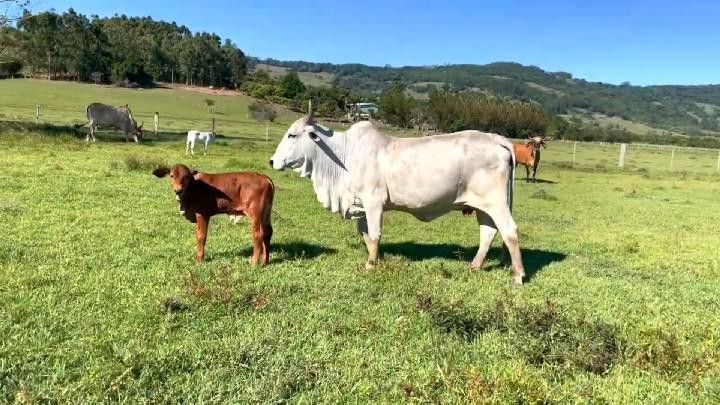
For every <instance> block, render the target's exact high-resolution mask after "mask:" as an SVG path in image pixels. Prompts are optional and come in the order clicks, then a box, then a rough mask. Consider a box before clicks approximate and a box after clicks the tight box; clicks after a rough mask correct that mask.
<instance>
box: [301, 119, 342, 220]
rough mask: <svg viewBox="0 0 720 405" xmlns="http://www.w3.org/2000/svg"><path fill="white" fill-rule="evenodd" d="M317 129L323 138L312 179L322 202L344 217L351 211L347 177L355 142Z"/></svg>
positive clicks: (315, 155)
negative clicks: (347, 200) (347, 194)
mask: <svg viewBox="0 0 720 405" xmlns="http://www.w3.org/2000/svg"><path fill="white" fill-rule="evenodd" d="M317 128H318V132H319V133H320V134H321V135H320V136H319V140H318V141H316V148H315V154H314V156H313V158H312V161H311V162H309V163H310V164H311V165H312V168H311V175H310V179H311V180H312V182H313V188H314V190H315V194H316V195H317V198H318V201H320V203H321V204H322V205H323V206H324V207H325V208H327V209H329V210H330V211H332V212H339V213H340V214H343V215H344V213H345V211H347V209H348V208H349V206H348V204H347V202H345V201H344V200H345V199H347V196H346V191H347V184H346V178H347V174H348V170H349V167H348V160H349V159H348V158H349V156H350V153H351V149H352V142H350V140H349V139H348V137H347V136H346V134H345V133H344V132H335V131H333V130H331V129H327V128H322V127H319V126H318V127H317Z"/></svg>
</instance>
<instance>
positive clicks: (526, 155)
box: [513, 136, 550, 182]
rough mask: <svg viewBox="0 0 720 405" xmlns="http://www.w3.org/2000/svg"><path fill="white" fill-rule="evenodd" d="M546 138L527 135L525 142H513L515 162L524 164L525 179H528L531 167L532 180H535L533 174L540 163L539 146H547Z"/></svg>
mask: <svg viewBox="0 0 720 405" xmlns="http://www.w3.org/2000/svg"><path fill="white" fill-rule="evenodd" d="M549 140H550V139H546V138H544V137H540V136H533V137H528V140H527V142H525V143H523V144H521V143H516V144H513V147H514V148H515V160H516V164H521V165H525V172H526V176H527V177H526V181H530V169H532V181H533V182H535V181H536V180H535V174H536V173H537V169H538V165H540V147H543V148H547V145H546V143H545V142H547V141H549Z"/></svg>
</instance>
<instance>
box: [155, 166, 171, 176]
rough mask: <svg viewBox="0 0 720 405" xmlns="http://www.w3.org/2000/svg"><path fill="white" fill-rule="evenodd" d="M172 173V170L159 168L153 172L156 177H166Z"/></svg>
mask: <svg viewBox="0 0 720 405" xmlns="http://www.w3.org/2000/svg"><path fill="white" fill-rule="evenodd" d="M169 173H170V169H168V168H167V167H158V168H157V169H155V170H153V172H152V174H153V175H155V177H160V178H162V177H165V176H167V175H168V174H169Z"/></svg>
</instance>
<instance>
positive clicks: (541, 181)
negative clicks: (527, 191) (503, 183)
mask: <svg viewBox="0 0 720 405" xmlns="http://www.w3.org/2000/svg"><path fill="white" fill-rule="evenodd" d="M515 181H522V182H525V183H530V184H532V183H538V184H557V181H553V180H543V179H535V181H533V180H532V179H530V181H527V179H525V177H523V178H520V177H518V178H516V179H515Z"/></svg>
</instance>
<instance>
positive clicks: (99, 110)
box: [85, 103, 143, 143]
mask: <svg viewBox="0 0 720 405" xmlns="http://www.w3.org/2000/svg"><path fill="white" fill-rule="evenodd" d="M85 111H86V113H87V119H88V122H87V125H88V126H89V127H90V131H89V132H88V134H87V137H86V138H85V141H86V142H89V141H90V139H92V141H93V142H95V132H97V129H98V127H99V126H111V127H113V128H116V129H118V128H119V129H121V130H122V131H123V132H124V133H125V141H126V142H127V141H128V140H129V138H128V136H129V135H132V137H133V139H134V140H135V142H136V143H137V142H138V141H139V140H140V139H142V134H143V131H142V127H143V124H142V123H141V124H140V126H138V125H137V121H135V118H133V115H132V112H131V111H130V108H128V106H127V104H125V105H124V106H121V107H113V106H111V105H107V104H101V103H92V104H90V105H89V106H87V108H86V109H85Z"/></svg>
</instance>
